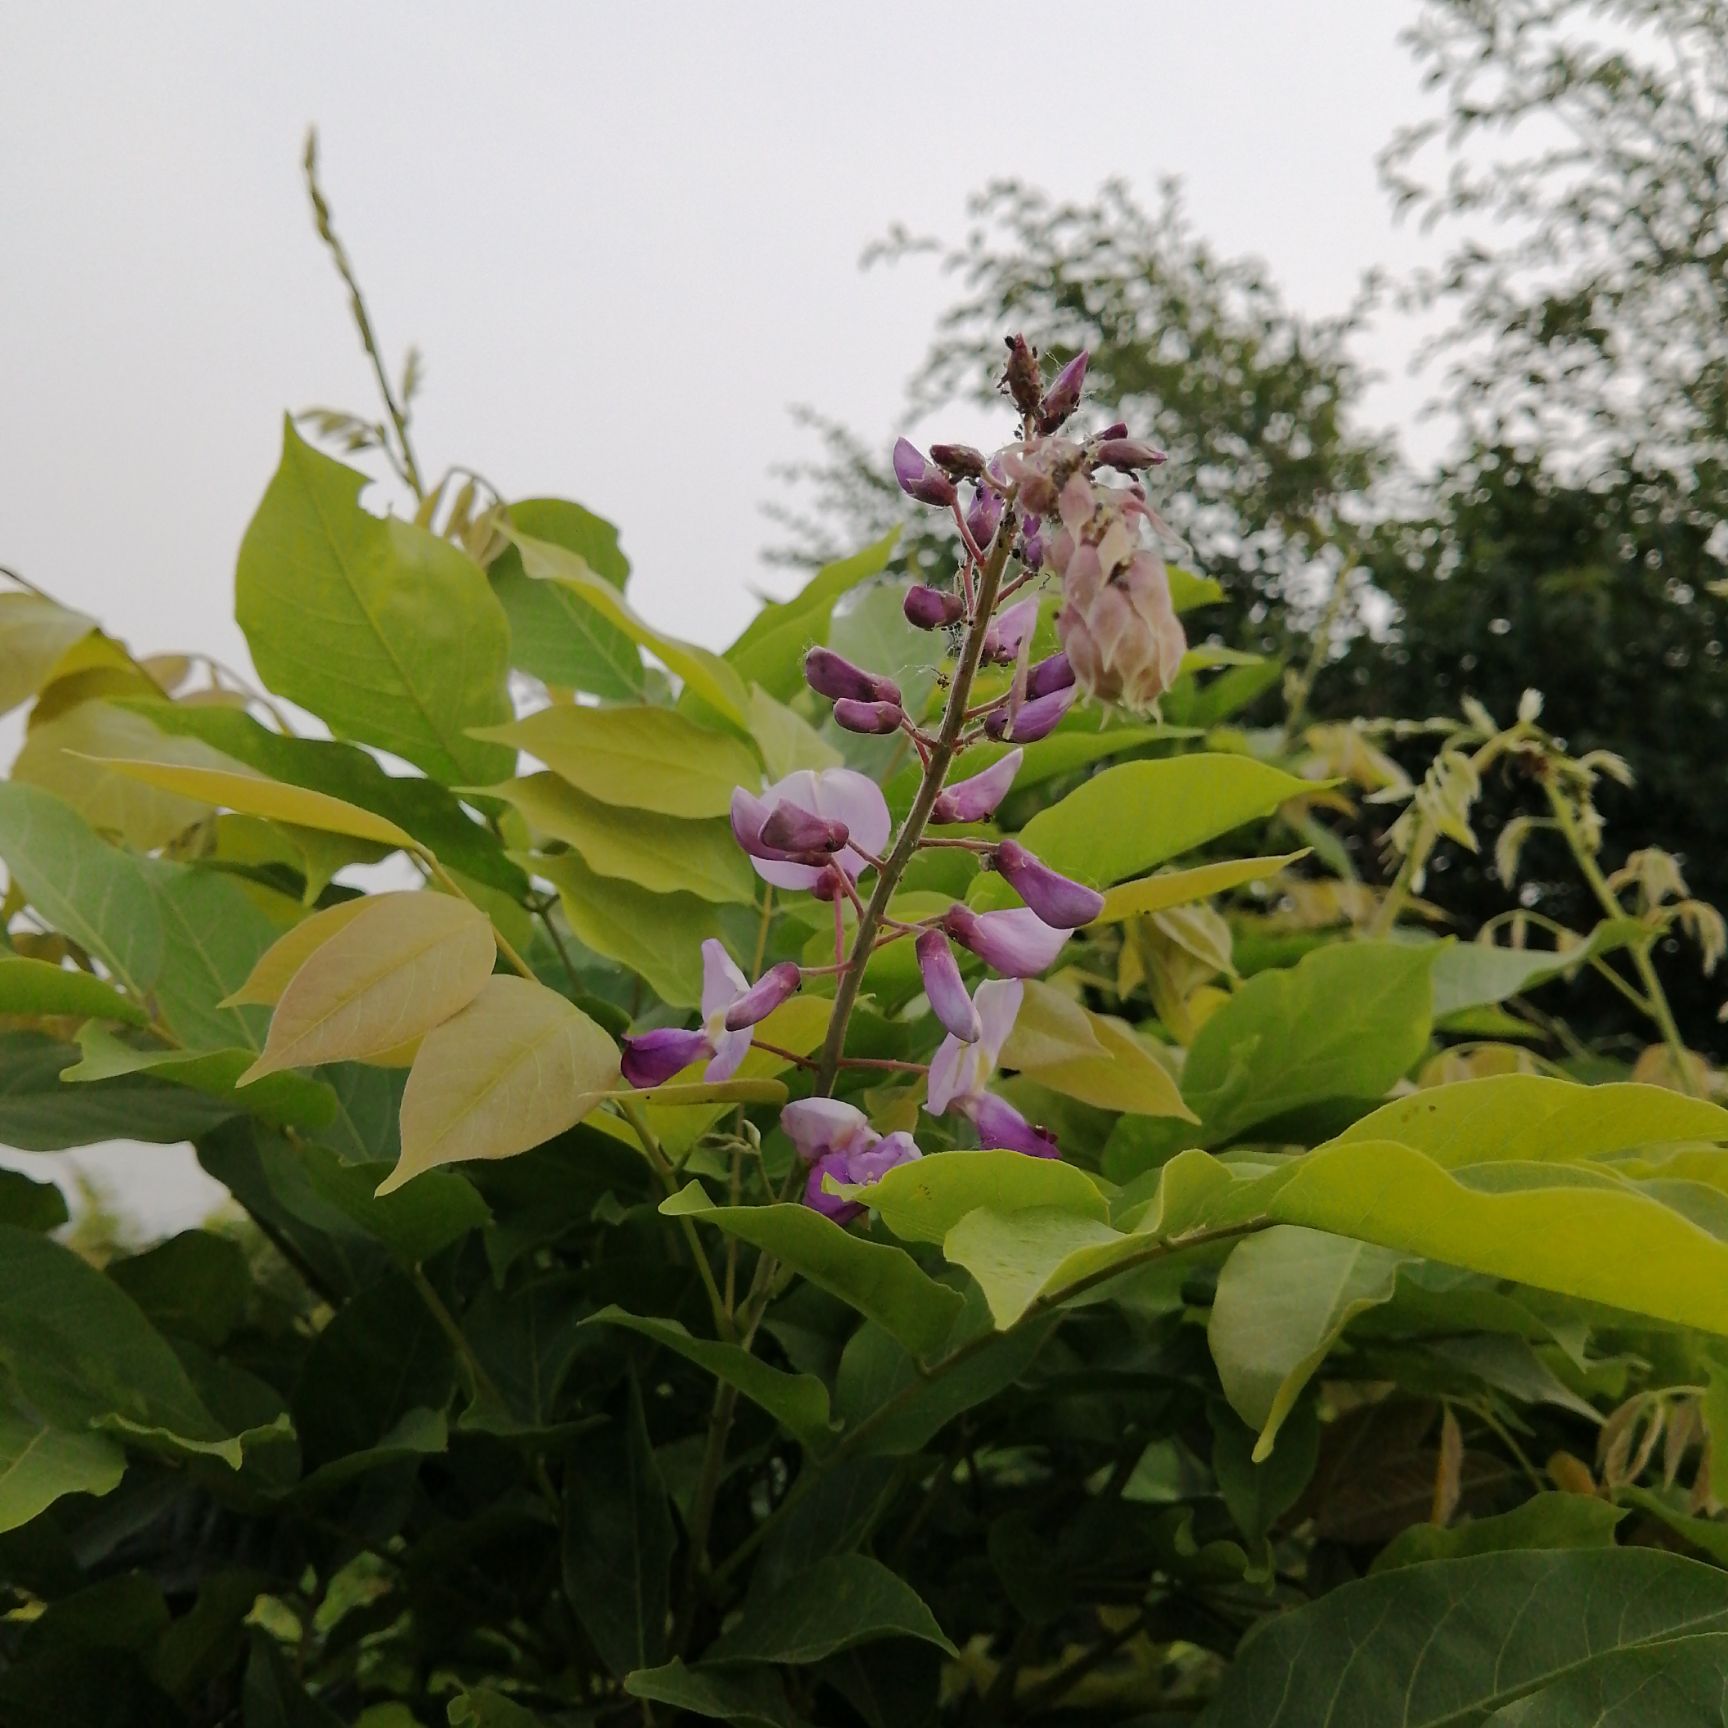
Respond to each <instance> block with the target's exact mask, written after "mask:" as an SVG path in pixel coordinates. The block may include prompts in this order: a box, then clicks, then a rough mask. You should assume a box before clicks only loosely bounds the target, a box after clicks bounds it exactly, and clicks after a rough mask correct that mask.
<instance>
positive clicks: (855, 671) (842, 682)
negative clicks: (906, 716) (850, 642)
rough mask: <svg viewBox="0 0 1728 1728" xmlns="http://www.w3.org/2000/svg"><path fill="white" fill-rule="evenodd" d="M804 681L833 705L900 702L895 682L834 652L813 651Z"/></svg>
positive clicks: (807, 659)
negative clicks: (855, 664) (841, 702)
mask: <svg viewBox="0 0 1728 1728" xmlns="http://www.w3.org/2000/svg"><path fill="white" fill-rule="evenodd" d="M804 681H805V683H807V684H808V685H809V686H810V688H811V689H812V690H814V691H815V692H816V694H817V695H818V696H826V697H827V698H828V699H829V700H830V701H831V702H833V701H840V700H842V699H846V700H850V701H853V702H895V703H897V702H899V700H900V686H899V685H898V684H896V683H895V682H894V680H893V679H892V678H884V677H882V676H881V674H880V673H877V672H866V671H865V670H864V668H863V667H862V666H854V665H853V664H852V662H851V661H850V660H848V659H847V658H846V656H845V655H844V654H836V653H835V652H834V650H833V649H832V648H812V649H811V650H810V652H809V653H808V654H806V655H805V656H804Z"/></svg>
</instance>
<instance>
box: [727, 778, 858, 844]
mask: <svg viewBox="0 0 1728 1728" xmlns="http://www.w3.org/2000/svg"><path fill="white" fill-rule="evenodd" d="M739 793H743V788H742V787H740V788H738V790H737V792H735V793H734V795H733V799H732V832H733V835H734V837H735V838H736V839H737V840H739V841H740V842H741V844H742V845H743V847H744V850H745V851H746V852H748V853H749V854H750V855H751V857H753V858H802V857H805V856H807V855H808V854H810V853H821V854H824V855H826V854H829V853H834V852H838V851H839V850H840V848H841V847H842V846H844V845H845V844H846V842H847V840H848V839H850V838H851V833H850V830H849V829H848V828H847V826H846V824H845V823H844V822H835V821H833V820H831V819H830V818H829V817H827V816H818V815H817V814H816V812H815V811H814V810H801V809H800V808H799V807H798V806H797V805H796V804H781V805H778V806H777V807H776V808H774V809H772V810H770V809H769V808H768V807H767V805H765V804H763V803H762V802H761V801H760V800H759V799H754V798H751V797H750V796H749V794H747V793H743V796H742V797H740V796H739ZM758 816H760V820H759V821H758V820H756V818H757V817H758ZM741 822H742V823H743V831H742V832H740V823H741Z"/></svg>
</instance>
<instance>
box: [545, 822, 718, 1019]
mask: <svg viewBox="0 0 1728 1728" xmlns="http://www.w3.org/2000/svg"><path fill="white" fill-rule="evenodd" d="M523 862H524V863H526V864H527V865H528V867H529V868H530V869H532V871H533V872H534V874H535V875H537V876H544V877H545V878H546V880H547V881H548V882H550V883H551V884H552V885H553V887H555V888H556V889H557V890H558V897H559V900H560V902H561V903H562V905H563V907H564V916H565V917H566V918H567V919H568V920H569V923H570V928H571V930H572V931H574V932H575V935H576V940H577V941H578V942H580V943H582V945H583V946H584V947H586V948H592V949H593V950H594V952H595V953H596V954H604V955H605V956H606V958H607V959H608V960H617V961H620V962H621V963H622V964H623V965H625V966H628V967H629V968H630V970H631V971H632V972H636V973H639V974H640V975H641V976H642V977H643V978H644V979H646V980H647V982H648V985H649V987H650V988H651V989H652V990H653V992H654V994H655V995H656V996H658V997H659V998H660V1000H661V1001H662V1002H665V1003H668V1004H670V1005H671V1006H672V1007H674V1008H694V1007H695V1006H696V1004H697V1002H698V1000H699V999H700V998H701V995H702V941H703V938H704V937H708V936H717V935H718V934H719V933H720V924H719V908H718V907H716V906H715V905H713V904H712V903H711V902H710V901H706V900H699V899H697V898H696V896H695V895H694V894H650V893H649V892H648V891H647V890H646V889H642V888H638V887H636V886H635V884H634V883H630V882H622V881H619V880H618V879H617V878H616V877H612V876H598V875H596V874H595V873H594V872H593V871H592V870H590V869H589V868H588V866H587V865H586V864H584V863H583V862H582V860H581V859H580V858H578V857H577V856H576V855H575V854H574V853H572V852H563V853H559V854H558V855H557V856H549V855H547V854H544V853H536V854H534V855H533V856H531V857H527V858H524V860H523Z"/></svg>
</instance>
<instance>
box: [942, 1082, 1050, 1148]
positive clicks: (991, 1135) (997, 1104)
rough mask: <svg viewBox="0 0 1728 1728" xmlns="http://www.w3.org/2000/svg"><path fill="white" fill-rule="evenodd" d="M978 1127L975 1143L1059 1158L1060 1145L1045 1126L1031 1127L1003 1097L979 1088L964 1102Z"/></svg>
mask: <svg viewBox="0 0 1728 1728" xmlns="http://www.w3.org/2000/svg"><path fill="white" fill-rule="evenodd" d="M966 1114H967V1115H968V1116H970V1117H971V1118H972V1122H973V1125H974V1126H975V1127H976V1128H977V1130H978V1144H979V1145H980V1146H982V1147H985V1148H990V1147H1002V1148H1005V1149H1006V1150H1008V1151H1010V1152H1024V1153H1025V1154H1026V1155H1027V1156H1028V1157H1030V1158H1060V1157H1061V1156H1062V1148H1061V1147H1060V1146H1058V1145H1057V1144H1056V1136H1055V1135H1054V1134H1052V1133H1051V1132H1050V1130H1049V1129H1048V1128H1035V1127H1034V1126H1033V1125H1032V1124H1031V1123H1030V1122H1028V1121H1027V1120H1026V1118H1025V1117H1024V1116H1022V1115H1021V1114H1020V1112H1019V1111H1018V1110H1016V1109H1015V1108H1014V1106H1013V1105H1012V1104H1010V1103H1009V1102H1008V1101H1007V1100H1006V1099H1005V1098H998V1097H996V1096H995V1094H994V1093H990V1092H983V1093H980V1094H979V1095H978V1096H977V1097H976V1098H973V1099H971V1100H970V1101H969V1102H968V1103H967V1105H966Z"/></svg>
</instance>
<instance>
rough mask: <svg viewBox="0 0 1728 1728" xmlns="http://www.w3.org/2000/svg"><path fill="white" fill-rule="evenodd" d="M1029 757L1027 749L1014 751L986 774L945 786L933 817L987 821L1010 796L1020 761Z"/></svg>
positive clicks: (937, 819) (937, 820) (933, 808)
mask: <svg viewBox="0 0 1728 1728" xmlns="http://www.w3.org/2000/svg"><path fill="white" fill-rule="evenodd" d="M1025 760H1026V752H1025V751H1024V750H1010V751H1009V752H1008V754H1007V755H1006V756H1003V757H1001V758H1000V759H999V760H997V761H995V762H992V763H991V764H990V766H989V767H988V768H986V769H985V770H984V772H983V773H982V774H974V775H973V776H972V778H971V779H970V780H957V781H955V783H954V784H953V785H952V786H948V787H944V788H943V790H942V791H941V792H939V793H938V794H937V795H936V802H935V803H934V804H932V805H931V806H930V820H931V821H932V822H933V823H937V824H941V823H947V822H985V821H988V820H989V818H990V817H992V816H994V815H995V814H996V807H997V805H999V804H1000V803H1001V802H1002V800H1003V799H1004V798H1006V797H1007V796H1008V791H1009V788H1010V787H1011V786H1012V785H1013V784H1014V776H1015V775H1016V774H1018V773H1019V772H1020V764H1021V763H1022V762H1024V761H1025Z"/></svg>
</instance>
